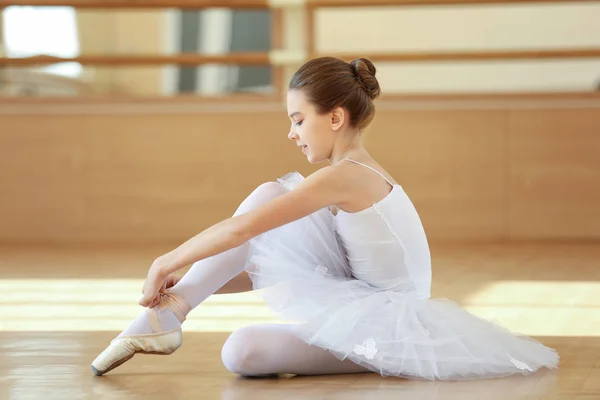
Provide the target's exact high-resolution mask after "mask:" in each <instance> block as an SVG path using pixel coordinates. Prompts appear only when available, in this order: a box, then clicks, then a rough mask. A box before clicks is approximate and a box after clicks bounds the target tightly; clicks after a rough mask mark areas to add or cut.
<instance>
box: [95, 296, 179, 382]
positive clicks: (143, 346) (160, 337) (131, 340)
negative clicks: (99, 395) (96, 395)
mask: <svg viewBox="0 0 600 400" xmlns="http://www.w3.org/2000/svg"><path fill="white" fill-rule="evenodd" d="M156 307H158V308H159V309H162V308H168V309H169V310H170V311H171V312H172V313H173V314H174V315H175V316H176V317H177V319H178V320H179V321H180V322H181V323H183V321H185V317H186V315H187V314H188V313H189V312H190V310H191V308H190V306H189V305H187V303H186V302H185V301H184V300H183V299H181V298H180V297H178V296H175V295H173V294H172V293H168V292H167V293H161V302H160V304H159V305H158V306H156ZM146 312H147V313H148V314H147V315H148V320H149V321H150V326H151V328H152V331H153V332H154V333H150V334H140V335H125V336H118V337H116V338H115V339H113V340H112V341H111V342H110V345H109V346H108V347H107V348H106V349H105V350H104V351H103V352H102V353H100V355H98V357H96V359H95V360H94V361H93V362H92V371H93V372H94V374H95V375H97V376H99V375H103V374H105V373H107V372H108V371H110V370H112V369H115V368H116V367H118V366H119V365H121V364H123V363H124V362H126V361H128V360H129V359H131V358H132V357H133V356H134V355H135V354H136V353H142V354H171V353H173V352H174V351H175V350H177V349H178V348H179V347H180V346H181V343H182V334H181V327H177V328H174V329H170V330H168V331H162V329H161V326H160V322H159V320H158V316H157V314H156V311H155V310H154V309H148V310H147V311H146Z"/></svg>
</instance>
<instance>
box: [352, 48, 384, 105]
mask: <svg viewBox="0 0 600 400" xmlns="http://www.w3.org/2000/svg"><path fill="white" fill-rule="evenodd" d="M350 65H352V69H353V70H354V75H356V78H357V79H358V82H359V83H360V85H361V86H362V87H363V89H364V90H365V91H366V92H367V94H368V95H369V98H370V99H371V100H374V99H376V98H377V97H378V96H379V94H380V93H381V89H380V88H379V82H378V81H377V78H375V73H376V72H377V70H376V69H375V65H373V63H372V62H371V60H368V59H366V58H357V59H355V60H352V61H351V62H350Z"/></svg>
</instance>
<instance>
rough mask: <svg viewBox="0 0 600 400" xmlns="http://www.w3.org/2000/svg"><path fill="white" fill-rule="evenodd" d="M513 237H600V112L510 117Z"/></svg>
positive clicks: (539, 112) (527, 112) (515, 114)
mask: <svg viewBox="0 0 600 400" xmlns="http://www.w3.org/2000/svg"><path fill="white" fill-rule="evenodd" d="M509 124H510V125H509V129H510V138H509V143H510V152H509V155H510V159H509V169H510V173H509V179H510V186H511V190H510V203H509V224H510V236H511V237H514V238H524V239H545V238H552V239H579V238H582V239H588V238H600V110H599V109H595V108H590V109H565V110H520V111H513V112H511V115H510V123H509Z"/></svg>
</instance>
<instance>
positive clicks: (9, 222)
mask: <svg viewBox="0 0 600 400" xmlns="http://www.w3.org/2000/svg"><path fill="white" fill-rule="evenodd" d="M56 107H60V106H56ZM64 107H65V108H68V107H69V106H68V105H64ZM89 107H91V108H94V107H96V106H95V105H90V106H89ZM123 107H126V106H123ZM199 107H200V108H202V107H204V106H199ZM217 108H218V107H216V108H212V109H210V110H208V111H207V110H204V111H198V112H192V111H190V109H188V110H187V111H185V112H179V113H173V112H165V113H162V112H151V113H141V112H140V111H139V109H134V110H131V112H128V111H126V110H124V109H120V110H119V111H118V112H112V111H111V112H107V110H108V109H106V108H105V109H104V111H103V112H102V113H100V112H96V113H79V112H78V113H70V112H69V111H68V109H67V111H65V110H63V111H62V112H60V113H59V112H56V113H55V112H52V113H49V112H38V113H36V114H32V115H26V114H21V115H18V114H14V113H4V114H2V113H1V112H0V188H1V190H2V196H0V243H32V242H36V243H124V244H127V243H170V244H172V243H179V242H181V241H182V240H185V239H187V238H188V237H189V236H191V235H193V234H195V233H197V232H199V231H200V230H202V229H203V228H205V227H207V226H208V225H209V224H212V223H215V222H217V221H219V220H221V219H223V218H226V217H228V216H230V215H231V214H232V213H233V212H234V210H235V208H236V207H237V205H238V204H239V203H240V202H241V201H242V200H243V199H244V197H245V196H247V195H248V193H249V192H250V191H251V190H252V189H253V188H254V187H256V186H257V185H259V184H260V183H262V182H265V181H268V180H273V179H275V178H277V177H278V176H281V175H283V174H285V173H286V172H289V171H292V170H298V171H299V172H301V173H303V174H305V175H307V174H309V173H311V172H312V171H314V170H315V169H316V168H318V167H320V166H313V165H310V164H308V163H307V162H306V160H305V158H304V156H303V155H302V154H301V153H300V152H299V151H298V150H297V149H296V147H294V146H293V144H292V143H290V142H289V141H288V140H287V137H286V136H287V132H288V129H289V123H288V120H287V119H286V116H285V110H284V108H283V107H281V109H280V110H277V109H276V108H277V107H270V108H269V107H266V108H265V111H260V112H258V111H246V112H244V111H240V110H239V107H238V110H236V111H235V112H228V111H226V110H225V111H223V110H222V109H221V110H220V111H215V110H216V109H217ZM39 109H43V108H38V110H39ZM0 111H2V110H0ZM78 111H81V108H79V110H78ZM109 111H110V110H109ZM598 115H599V113H598V108H586V107H583V106H582V107H576V108H565V109H559V108H558V109H557V108H556V107H554V108H547V109H545V108H541V109H540V108H539V107H538V109H520V110H517V109H510V107H506V108H504V107H491V108H485V107H472V108H465V107H455V108H454V109H449V108H448V107H446V108H445V107H437V106H436V107H429V108H428V109H408V108H406V107H405V108H402V107H399V108H397V109H394V108H393V107H387V108H386V107H382V108H380V109H379V111H378V116H377V119H376V121H375V123H374V124H373V126H372V127H371V129H370V131H369V132H367V134H366V137H365V138H366V144H367V147H368V148H369V150H370V152H371V153H372V154H373V155H374V156H376V157H377V158H378V159H379V160H380V162H381V163H382V164H383V165H384V166H385V167H386V168H387V169H388V171H389V172H390V173H391V174H392V175H393V176H394V177H395V178H396V180H398V181H399V182H400V183H401V184H402V185H403V186H404V188H405V190H406V191H407V193H408V194H409V196H410V197H411V198H412V199H413V201H414V203H415V204H416V206H417V209H418V210H419V212H420V215H421V217H422V219H423V222H424V224H425V227H426V230H427V233H428V235H429V237H430V239H431V240H434V241H446V240H485V241H490V240H502V239H565V238H566V239H569V238H575V239H599V238H600V224H597V223H596V220H597V218H598V216H599V215H600V192H599V190H600V189H599V188H600V161H598V160H599V158H598V154H600V147H599V146H600V144H599V141H598V139H597V138H596V135H597V134H598V133H599V132H600V120H599V117H598Z"/></svg>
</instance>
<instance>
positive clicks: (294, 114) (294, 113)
mask: <svg viewBox="0 0 600 400" xmlns="http://www.w3.org/2000/svg"><path fill="white" fill-rule="evenodd" d="M296 115H300V112H299V111H294V112H293V113H291V114H290V118H294V117H295V116H296Z"/></svg>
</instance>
